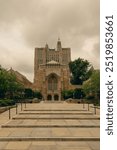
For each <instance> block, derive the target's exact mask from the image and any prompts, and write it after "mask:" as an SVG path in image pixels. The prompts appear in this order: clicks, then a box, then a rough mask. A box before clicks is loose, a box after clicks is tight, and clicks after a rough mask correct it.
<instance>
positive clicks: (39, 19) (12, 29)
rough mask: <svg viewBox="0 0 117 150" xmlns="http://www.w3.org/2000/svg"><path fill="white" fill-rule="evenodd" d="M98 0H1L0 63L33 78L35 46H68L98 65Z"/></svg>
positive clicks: (74, 53) (73, 56) (30, 78)
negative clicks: (57, 43) (59, 44)
mask: <svg viewBox="0 0 117 150" xmlns="http://www.w3.org/2000/svg"><path fill="white" fill-rule="evenodd" d="M99 10H100V8H99V0H0V65H2V66H3V67H5V68H7V69H8V68H10V67H12V68H13V69H14V70H17V71H19V72H20V73H22V74H23V75H25V76H26V77H27V78H28V79H29V80H31V81H33V67H34V48H35V47H43V46H45V44H46V43H48V45H49V47H50V48H55V47H56V42H57V40H58V37H60V39H61V42H62V46H63V47H70V48H71V53H72V60H74V59H76V58H78V57H81V58H84V59H87V60H89V61H90V62H91V63H92V64H93V66H94V68H96V69H97V68H99Z"/></svg>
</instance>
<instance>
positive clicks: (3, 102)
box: [0, 99, 15, 107]
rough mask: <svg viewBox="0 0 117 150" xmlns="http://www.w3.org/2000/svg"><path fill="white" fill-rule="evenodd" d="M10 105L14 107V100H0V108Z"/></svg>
mask: <svg viewBox="0 0 117 150" xmlns="http://www.w3.org/2000/svg"><path fill="white" fill-rule="evenodd" d="M11 105H15V101H14V100H10V99H1V100H0V107H4V106H11Z"/></svg>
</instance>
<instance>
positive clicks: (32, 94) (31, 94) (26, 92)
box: [24, 88, 42, 99]
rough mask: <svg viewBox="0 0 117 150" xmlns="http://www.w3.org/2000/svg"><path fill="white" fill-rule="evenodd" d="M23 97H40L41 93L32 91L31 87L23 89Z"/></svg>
mask: <svg viewBox="0 0 117 150" xmlns="http://www.w3.org/2000/svg"><path fill="white" fill-rule="evenodd" d="M24 98H38V99H41V98H42V94H41V93H40V92H39V91H33V90H32V89H31V88H26V89H25V90H24Z"/></svg>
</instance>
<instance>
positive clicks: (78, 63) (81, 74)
mask: <svg viewBox="0 0 117 150" xmlns="http://www.w3.org/2000/svg"><path fill="white" fill-rule="evenodd" d="M69 68H70V71H71V73H72V77H71V83H72V84H79V85H81V84H82V83H83V81H85V80H87V79H88V78H89V77H90V76H91V74H92V71H93V67H92V65H91V64H90V63H89V62H88V61H87V60H84V59H81V58H78V59H76V60H74V61H71V62H70V63H69Z"/></svg>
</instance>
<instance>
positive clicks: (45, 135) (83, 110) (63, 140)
mask: <svg viewBox="0 0 117 150" xmlns="http://www.w3.org/2000/svg"><path fill="white" fill-rule="evenodd" d="M11 112H12V113H11V115H12V119H11V120H9V119H8V111H7V112H5V113H2V114H0V125H1V128H0V150H99V147H100V143H99V137H100V120H99V119H100V118H99V112H98V114H97V115H94V114H93V111H92V110H91V109H90V111H88V107H87V106H86V105H85V106H83V104H67V103H38V104H27V106H26V108H25V107H24V105H23V111H21V109H20V107H19V108H18V115H16V114H15V113H16V109H15V108H14V109H12V110H11Z"/></svg>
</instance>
